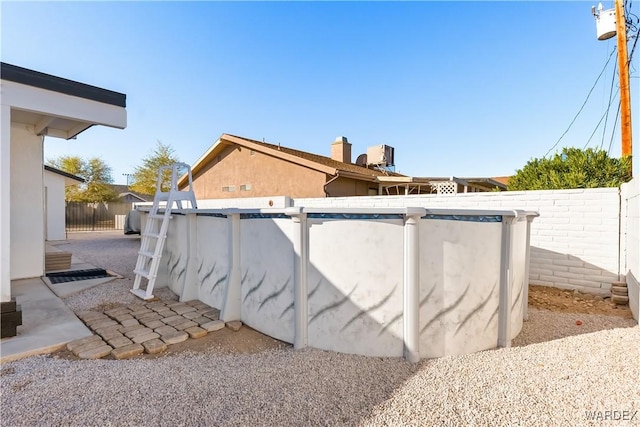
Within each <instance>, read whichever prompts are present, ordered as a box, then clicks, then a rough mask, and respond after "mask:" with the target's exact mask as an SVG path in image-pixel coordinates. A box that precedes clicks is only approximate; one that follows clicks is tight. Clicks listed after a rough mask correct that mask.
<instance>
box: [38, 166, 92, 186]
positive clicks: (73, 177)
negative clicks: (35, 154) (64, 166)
mask: <svg viewBox="0 0 640 427" xmlns="http://www.w3.org/2000/svg"><path fill="white" fill-rule="evenodd" d="M44 170H46V171H49V172H52V173H56V174H58V175H62V176H64V177H66V178H71V179H74V180H76V181H79V182H86V181H85V179H84V178H80V177H79V176H77V175H73V174H70V173H69V172H65V171H61V170H60V169H57V168H54V167H53V166H49V165H44Z"/></svg>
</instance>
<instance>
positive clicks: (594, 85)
mask: <svg viewBox="0 0 640 427" xmlns="http://www.w3.org/2000/svg"><path fill="white" fill-rule="evenodd" d="M615 52H616V50H615V49H613V50H612V51H611V54H610V55H609V58H608V59H607V62H605V64H604V67H602V71H600V74H598V78H597V79H596V81H595V82H594V83H593V86H591V89H590V90H589V93H588V94H587V97H586V99H585V100H584V102H583V103H582V106H581V107H580V109H579V110H578V112H577V113H576V115H575V116H574V117H573V120H571V123H569V126H568V127H567V130H565V131H564V133H563V134H562V135H560V138H558V140H557V141H556V143H555V144H553V146H551V148H549V151H547V153H546V154H545V155H544V156H543V158H545V157H547V155H548V154H549V153H550V152H551V150H553V149H554V148H556V146H557V145H558V144H559V143H560V141H561V140H562V138H564V136H565V135H566V134H567V133H568V132H569V129H571V126H573V124H574V123H575V121H576V119H577V118H578V116H579V115H580V113H581V112H582V110H583V109H584V106H585V105H587V101H589V97H590V96H591V93H592V92H593V89H595V87H596V85H597V84H598V81H599V80H600V77H602V74H604V71H605V70H606V69H607V65H609V62H610V61H611V58H612V57H613V54H614V53H615Z"/></svg>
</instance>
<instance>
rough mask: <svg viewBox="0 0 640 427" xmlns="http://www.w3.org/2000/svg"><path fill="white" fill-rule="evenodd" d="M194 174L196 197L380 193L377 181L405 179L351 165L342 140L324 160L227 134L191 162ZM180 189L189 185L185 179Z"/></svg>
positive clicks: (391, 173)
mask: <svg viewBox="0 0 640 427" xmlns="http://www.w3.org/2000/svg"><path fill="white" fill-rule="evenodd" d="M192 174H193V190H194V192H195V194H196V197H197V198H198V199H225V198H238V197H263V196H278V195H286V196H290V197H294V198H297V197H298V198H299V197H325V196H326V197H335V196H367V195H376V194H379V193H380V185H379V184H380V182H379V181H378V177H381V176H395V177H402V176H403V175H400V174H396V173H393V172H388V171H386V170H383V169H377V168H370V167H365V166H359V165H355V164H353V163H351V144H350V143H349V142H348V141H347V138H344V137H339V138H338V139H337V140H336V141H335V142H334V143H333V144H331V157H325V156H320V155H317V154H312V153H307V152H305V151H300V150H294V149H291V148H287V147H282V146H280V145H274V144H268V143H266V142H260V141H255V140H251V139H247V138H242V137H239V136H234V135H228V134H223V135H222V136H221V137H220V138H219V139H218V140H217V141H216V142H215V144H213V146H212V147H211V148H209V150H207V152H205V153H204V154H203V155H202V157H200V159H198V160H197V161H196V162H195V163H194V164H193V166H192ZM178 186H179V187H180V188H181V189H182V188H186V187H187V186H188V181H187V177H186V175H185V176H183V177H182V178H181V179H180V181H179V182H178Z"/></svg>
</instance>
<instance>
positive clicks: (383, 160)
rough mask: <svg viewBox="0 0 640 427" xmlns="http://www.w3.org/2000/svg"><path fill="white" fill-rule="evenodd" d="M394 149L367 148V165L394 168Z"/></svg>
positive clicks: (384, 147) (376, 146)
mask: <svg viewBox="0 0 640 427" xmlns="http://www.w3.org/2000/svg"><path fill="white" fill-rule="evenodd" d="M393 152H394V149H393V147H390V146H388V145H384V144H382V145H374V146H371V147H368V148H367V163H368V164H370V165H379V166H393V165H395V163H394V161H393Z"/></svg>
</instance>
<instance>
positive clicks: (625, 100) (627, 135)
mask: <svg viewBox="0 0 640 427" xmlns="http://www.w3.org/2000/svg"><path fill="white" fill-rule="evenodd" d="M623 1H624V0H615V3H616V32H617V35H618V70H619V73H620V133H621V135H622V157H627V156H628V157H631V155H632V153H633V152H632V144H631V96H630V94H629V60H628V58H627V25H626V19H625V16H624V7H623Z"/></svg>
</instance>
